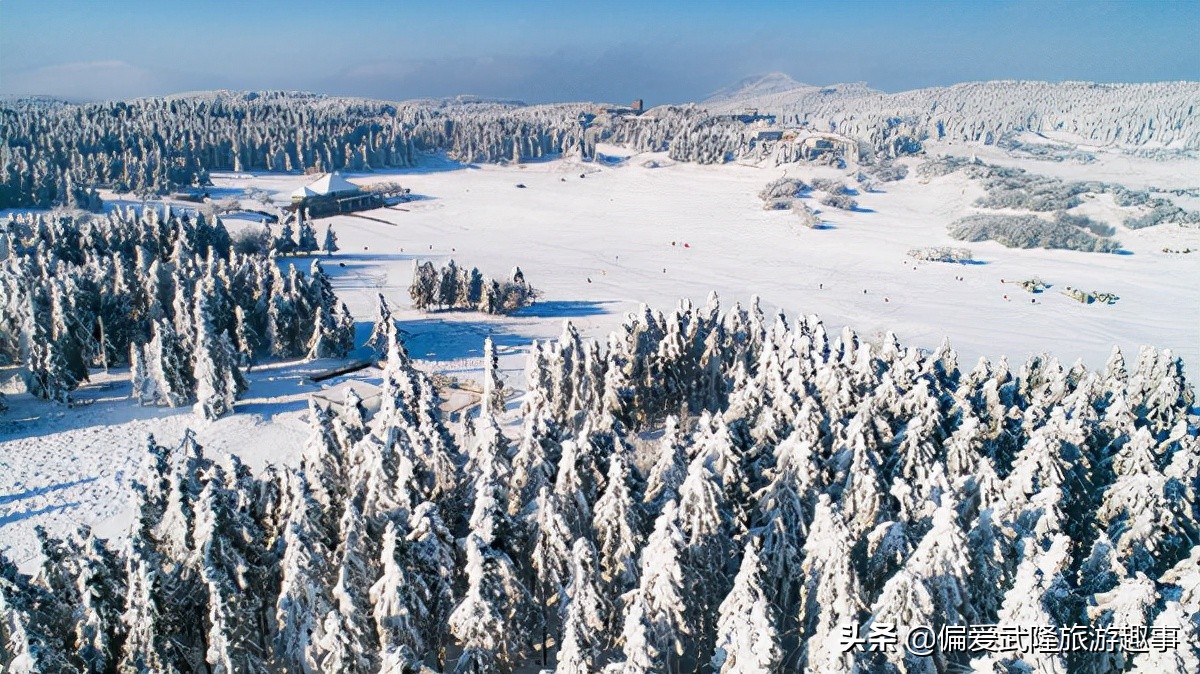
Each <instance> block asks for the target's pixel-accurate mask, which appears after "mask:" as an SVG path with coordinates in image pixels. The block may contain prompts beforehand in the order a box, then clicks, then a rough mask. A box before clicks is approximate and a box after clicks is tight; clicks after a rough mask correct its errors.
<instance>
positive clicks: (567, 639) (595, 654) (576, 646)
mask: <svg viewBox="0 0 1200 674" xmlns="http://www.w3.org/2000/svg"><path fill="white" fill-rule="evenodd" d="M566 596H567V598H568V601H567V604H566V606H565V611H564V613H565V618H564V620H563V637H562V645H561V646H560V647H559V649H558V666H557V668H556V669H555V671H556V672H563V673H564V674H576V673H582V672H595V671H599V665H600V661H601V658H602V657H603V654H604V652H605V651H606V650H608V648H609V647H610V646H611V645H612V644H613V643H614V641H615V639H614V637H615V636H616V635H615V634H614V633H612V631H611V623H612V619H611V617H610V616H611V614H612V612H613V609H612V606H611V605H610V604H609V602H608V601H607V599H606V593H605V591H604V589H603V587H602V586H601V584H600V581H599V578H598V577H597V573H596V550H595V548H593V547H592V544H591V543H589V542H588V540H587V539H585V538H580V539H578V540H576V541H575V545H574V546H572V548H571V584H570V586H569V587H568V588H567V592H566Z"/></svg>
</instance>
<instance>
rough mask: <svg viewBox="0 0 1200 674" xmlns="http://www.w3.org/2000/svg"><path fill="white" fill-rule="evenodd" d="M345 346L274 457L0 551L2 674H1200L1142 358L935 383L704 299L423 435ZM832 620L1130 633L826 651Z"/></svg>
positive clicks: (158, 491) (856, 347) (1168, 431)
mask: <svg viewBox="0 0 1200 674" xmlns="http://www.w3.org/2000/svg"><path fill="white" fill-rule="evenodd" d="M381 315H382V316H385V317H386V316H388V312H387V311H386V310H385V309H384V310H381ZM376 333H377V334H378V335H380V337H381V340H382V349H383V351H384V352H385V353H386V355H387V358H386V367H385V370H384V376H383V394H382V406H381V407H380V409H379V411H378V413H376V414H375V416H374V417H373V418H371V419H370V420H365V419H364V416H363V412H362V409H361V408H360V407H359V406H357V405H355V404H348V405H346V406H344V407H343V408H342V411H341V412H340V413H338V414H333V413H331V412H330V411H328V410H326V409H323V408H321V407H319V406H317V405H314V406H312V407H310V409H309V412H308V422H309V426H310V435H309V439H308V441H307V444H306V445H305V447H304V451H303V460H302V461H301V465H300V467H299V468H298V469H285V468H270V469H267V470H266V471H264V472H262V473H261V474H252V473H251V472H250V471H249V470H248V469H247V468H246V467H245V466H243V465H241V464H240V462H238V461H237V460H236V459H231V460H230V461H229V462H225V461H222V460H214V459H212V458H210V457H206V456H205V454H204V451H203V450H202V448H201V447H199V446H198V445H197V443H196V442H195V440H194V439H193V438H191V437H190V436H189V437H185V438H184V439H183V441H182V443H181V444H179V445H178V446H176V444H175V442H174V441H173V440H172V441H170V442H168V443H167V444H166V445H162V444H160V442H161V440H163V439H162V438H158V439H154V438H152V439H150V440H149V441H148V442H147V449H148V451H147V454H146V457H145V464H144V467H143V470H142V474H141V475H140V476H139V477H138V478H137V481H136V488H135V490H134V491H135V498H136V502H137V513H138V515H137V517H136V521H135V522H134V523H133V525H132V528H131V531H130V533H129V538H128V541H127V542H124V543H121V544H113V543H106V542H105V541H101V540H99V539H97V538H95V537H94V536H92V535H90V534H89V532H87V531H81V532H79V533H78V534H76V535H74V536H71V537H68V538H66V539H65V540H58V539H56V538H53V537H51V536H49V535H46V534H43V535H42V536H41V543H42V547H43V552H44V561H43V562H42V565H41V568H40V570H39V571H38V572H37V573H36V574H35V575H34V576H32V577H30V576H26V575H22V574H21V573H19V572H18V571H17V569H16V567H15V566H14V565H13V564H11V563H10V562H7V561H4V562H3V563H2V569H0V606H2V607H3V613H4V617H5V619H4V622H3V624H2V626H0V636H2V637H3V638H2V639H0V642H2V643H4V644H5V649H6V651H5V652H7V654H8V655H7V656H6V658H7V660H6V661H5V662H4V663H3V664H4V665H5V667H6V668H8V670H9V671H14V672H32V671H37V672H67V671H90V672H104V671H121V672H146V671H160V672H167V671H179V672H191V671H223V672H234V671H244V672H266V671H306V672H307V671H312V672H397V673H398V672H417V671H424V670H422V668H423V667H424V668H430V669H432V670H434V671H455V672H513V671H516V670H517V669H521V670H522V671H536V669H537V668H544V669H552V670H554V671H558V672H572V673H574V672H594V671H608V672H614V673H616V672H621V673H628V674H634V673H639V674H640V673H648V672H668V673H672V674H675V673H682V672H783V671H811V672H839V671H846V672H849V671H863V672H868V671H869V672H882V671H900V672H950V671H964V669H965V668H974V671H1054V672H1065V671H1070V672H1097V673H1099V672H1113V671H1123V670H1126V669H1129V668H1131V667H1132V668H1133V669H1132V671H1138V672H1156V673H1157V672H1193V671H1196V668H1197V666H1200V660H1198V659H1197V652H1196V646H1195V644H1196V643H1197V639H1198V638H1200V635H1198V634H1197V632H1196V630H1197V625H1196V618H1197V606H1198V602H1200V570H1198V569H1200V567H1198V562H1200V547H1198V546H1197V543H1198V542H1200V540H1198V538H1197V537H1198V536H1200V512H1198V511H1197V499H1196V490H1197V488H1200V447H1198V445H1197V440H1198V439H1197V434H1196V428H1195V426H1194V425H1189V421H1188V416H1187V415H1188V414H1189V409H1190V408H1191V406H1192V405H1193V404H1194V402H1195V397H1194V391H1193V389H1192V386H1191V384H1190V383H1189V382H1188V381H1186V380H1185V378H1184V376H1183V374H1182V364H1181V361H1180V360H1179V359H1178V358H1177V357H1176V356H1174V355H1173V354H1172V353H1171V352H1169V351H1157V350H1155V349H1151V348H1146V349H1143V350H1142V351H1141V352H1140V353H1138V354H1137V355H1136V356H1134V357H1132V358H1131V359H1130V360H1128V361H1127V360H1126V359H1125V357H1124V355H1123V354H1121V353H1120V352H1119V351H1117V350H1114V352H1113V354H1112V356H1111V358H1110V359H1109V362H1108V364H1107V366H1106V367H1104V368H1103V369H1099V370H1089V369H1087V368H1086V367H1084V366H1083V365H1082V364H1078V363H1077V364H1075V365H1071V366H1066V365H1064V364H1062V363H1059V362H1057V361H1056V360H1054V359H1052V358H1049V357H1035V358H1032V359H1030V360H1029V361H1028V362H1025V363H1022V364H1009V363H1008V362H1007V361H1006V360H1005V359H1004V358H999V359H998V360H994V361H988V360H980V361H979V362H978V363H973V364H972V363H959V362H958V360H957V356H956V354H955V352H954V351H953V350H951V349H950V348H949V347H948V346H946V345H943V346H942V347H941V348H939V349H937V350H934V351H931V352H930V351H922V350H920V349H917V348H914V347H905V346H903V345H901V344H899V343H898V342H897V341H896V340H895V338H894V337H892V336H891V335H890V334H889V335H888V336H887V337H885V338H884V339H883V340H882V341H881V342H878V343H872V342H871V341H867V340H864V339H863V338H861V337H859V336H858V335H856V334H855V333H854V332H852V331H851V330H849V329H846V330H844V331H843V332H842V333H841V334H840V335H838V336H836V337H831V336H830V335H828V334H827V333H826V331H825V328H824V325H823V323H822V322H821V321H820V320H819V319H818V318H817V317H815V316H805V317H802V318H800V319H798V320H795V321H789V320H787V319H786V318H785V317H783V316H782V315H780V316H778V317H774V318H768V317H766V316H764V315H763V313H762V311H761V310H760V309H759V307H758V303H757V302H756V301H755V302H752V303H751V304H750V306H748V307H742V306H739V305H734V306H733V307H732V308H729V309H727V310H725V311H722V310H721V308H720V306H719V305H718V303H717V300H716V297H715V295H714V296H712V297H710V299H709V301H708V303H707V304H706V305H704V306H692V305H691V304H689V303H687V302H684V303H681V304H680V306H679V307H678V308H676V309H675V310H673V311H670V312H667V313H659V312H654V311H652V310H650V309H649V308H645V307H643V308H642V310H641V311H639V312H637V313H635V314H632V315H630V316H629V317H628V319H627V320H626V322H625V324H624V325H623V327H622V328H621V329H620V330H618V331H617V332H614V333H613V334H611V335H609V337H608V339H607V340H606V341H605V342H603V343H601V342H598V341H592V340H587V339H584V338H582V337H581V336H580V334H579V333H578V332H577V331H576V330H575V328H574V327H573V326H571V325H570V324H569V323H568V324H566V325H565V326H564V330H563V334H562V336H561V337H560V338H559V339H557V340H551V341H549V342H543V343H535V345H534V347H533V350H532V352H531V354H530V357H529V359H528V368H527V388H528V393H527V394H526V395H525V397H524V398H523V401H522V403H521V405H520V408H519V410H512V411H505V410H504V406H503V403H502V402H501V400H500V399H499V397H498V391H499V390H500V388H501V385H500V382H499V380H498V377H497V369H496V364H495V355H494V350H493V349H492V348H491V345H490V343H489V344H488V345H487V348H486V349H485V351H486V353H487V354H488V356H487V359H486V360H487V362H486V363H485V371H484V382H483V391H484V393H483V399H482V401H481V404H480V405H479V412H478V415H477V416H474V417H470V418H468V420H467V421H466V422H465V423H464V424H463V426H462V427H461V428H453V429H451V428H448V427H447V426H446V425H445V424H444V422H443V420H442V418H441V417H440V415H439V414H438V412H437V407H438V402H439V401H438V399H437V394H436V390H435V388H434V386H433V384H432V382H431V380H430V378H429V377H428V376H427V375H425V374H423V373H422V372H421V371H420V370H418V369H416V368H414V367H413V364H412V361H410V360H409V358H408V356H407V354H406V352H405V349H404V347H403V345H402V344H401V343H400V341H399V339H398V337H397V334H398V329H397V327H396V325H395V324H394V323H393V322H392V321H391V320H390V318H388V319H385V320H384V321H383V323H382V324H381V325H377V326H376ZM847 624H849V625H855V626H862V630H863V633H864V634H865V633H867V632H868V631H871V630H872V629H873V626H874V627H882V626H885V625H887V624H894V625H897V626H898V628H899V634H900V637H901V639H903V636H904V634H905V632H906V631H907V630H908V629H910V628H914V627H917V626H921V625H925V626H929V627H930V628H932V629H933V630H935V631H937V630H939V629H941V628H942V627H944V626H961V625H967V624H972V625H980V624H998V625H1000V626H1001V628H1004V627H1005V626H1008V627H1009V628H1013V629H1016V628H1017V627H1019V626H1027V627H1036V628H1038V629H1039V630H1043V631H1042V632H1041V634H1043V635H1051V636H1054V637H1055V638H1058V637H1059V636H1062V635H1067V634H1068V633H1071V632H1072V630H1075V631H1077V630H1079V629H1083V630H1085V631H1086V632H1087V633H1088V634H1105V633H1110V631H1111V634H1113V635H1117V634H1126V633H1127V632H1128V634H1131V635H1132V637H1130V639H1126V638H1125V637H1121V638H1120V639H1117V638H1116V636H1114V637H1112V638H1113V641H1111V642H1102V644H1101V646H1102V647H1099V648H1079V647H1076V646H1072V645H1070V644H1072V643H1076V644H1077V642H1069V641H1068V642H1062V643H1067V644H1068V645H1061V644H1060V645H1059V646H1058V647H1057V649H1054V648H1050V647H1044V648H1042V649H1039V650H1036V651H1035V650H1032V649H1030V648H1021V649H1020V650H1021V651H1022V652H1016V650H1017V649H1016V648H1015V647H1014V648H1012V649H1007V650H1006V649H1005V648H1003V647H994V648H992V649H991V650H985V649H983V648H977V649H975V650H974V651H973V652H969V653H968V652H966V649H965V647H964V649H963V650H962V651H953V650H948V651H942V650H940V649H934V650H933V651H932V652H931V653H929V654H927V655H918V654H913V653H906V652H905V650H904V649H903V648H902V647H899V648H895V649H891V650H867V649H865V648H861V647H860V648H858V649H853V648H852V649H850V652H846V653H843V652H842V650H843V649H842V648H841V642H842V639H843V638H844V634H845V632H844V630H843V629H842V626H844V625H847ZM1138 625H1142V626H1147V628H1148V629H1147V631H1146V632H1143V633H1142V639H1141V641H1138V640H1137V639H1136V637H1137V634H1136V633H1134V632H1129V631H1128V630H1126V629H1125V628H1126V626H1138ZM1119 630H1125V631H1123V632H1122V631H1119ZM1146 634H1151V635H1157V636H1154V637H1153V639H1150V640H1148V637H1146ZM1168 634H1175V635H1177V637H1178V639H1177V640H1176V641H1174V642H1172V641H1171V640H1170V639H1167V638H1166V637H1165V636H1164V635H1168ZM1046 638H1049V636H1047V637H1046ZM1064 638H1065V637H1064ZM1042 643H1043V645H1045V644H1047V643H1051V642H1045V641H1043V642H1042ZM1053 643H1059V642H1057V641H1056V642H1053ZM1089 643H1090V642H1089ZM901 644H903V640H902V641H901ZM1104 644H1108V646H1107V647H1105V646H1104ZM1143 651H1144V652H1143ZM526 667H528V668H529V669H525V668H526Z"/></svg>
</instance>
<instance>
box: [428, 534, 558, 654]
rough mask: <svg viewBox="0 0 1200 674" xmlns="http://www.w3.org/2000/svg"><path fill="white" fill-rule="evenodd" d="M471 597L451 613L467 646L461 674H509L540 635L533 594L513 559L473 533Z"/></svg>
mask: <svg viewBox="0 0 1200 674" xmlns="http://www.w3.org/2000/svg"><path fill="white" fill-rule="evenodd" d="M465 547H466V565H465V571H466V575H467V587H466V593H465V595H464V596H463V599H462V601H461V602H459V604H458V606H457V607H455V609H454V612H453V613H451V614H450V617H449V620H448V623H447V624H448V626H449V628H450V633H451V634H452V635H454V637H455V638H456V639H457V640H458V642H459V644H460V645H461V647H462V656H461V657H460V658H459V660H458V664H457V665H456V666H455V670H454V671H455V672H458V673H460V674H462V673H465V672H471V673H473V674H480V673H482V672H509V671H511V670H512V668H513V667H514V666H515V665H517V664H518V663H520V662H521V661H522V658H523V657H524V656H525V654H526V653H527V652H528V641H527V639H528V637H529V636H530V635H532V634H534V633H536V632H535V631H534V630H533V629H532V628H535V627H536V619H535V618H534V616H535V615H536V613H535V612H534V611H533V610H532V601H531V599H530V596H529V592H528V591H527V590H526V589H525V586H524V585H522V584H521V581H520V580H519V579H518V578H517V574H516V570H515V569H514V568H513V564H512V560H511V559H509V557H508V555H506V554H504V553H503V552H501V551H499V550H496V549H495V548H493V547H491V546H490V545H488V544H487V542H486V541H485V540H484V539H483V538H481V537H479V536H478V535H476V534H474V533H472V534H470V535H468V536H467V540H466V544H465Z"/></svg>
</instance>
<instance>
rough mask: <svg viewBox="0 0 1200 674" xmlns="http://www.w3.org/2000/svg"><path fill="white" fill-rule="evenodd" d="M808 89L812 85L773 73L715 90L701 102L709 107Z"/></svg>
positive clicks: (784, 74) (748, 78)
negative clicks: (710, 105) (715, 104)
mask: <svg viewBox="0 0 1200 674" xmlns="http://www.w3.org/2000/svg"><path fill="white" fill-rule="evenodd" d="M809 88H812V85H809V84H803V83H801V82H797V81H796V80H794V79H792V78H791V76H790V75H788V74H787V73H781V72H773V73H767V74H765V75H751V76H750V77H747V78H745V79H743V80H740V81H738V82H736V83H734V84H731V85H729V86H727V87H722V88H720V89H717V90H716V91H714V92H712V93H711V94H709V95H708V97H707V98H705V99H704V100H703V101H701V102H702V103H703V104H705V105H709V104H713V103H723V102H726V101H737V100H743V99H748V98H754V97H756V96H764V95H769V94H778V93H782V92H785V91H792V90H794V89H809Z"/></svg>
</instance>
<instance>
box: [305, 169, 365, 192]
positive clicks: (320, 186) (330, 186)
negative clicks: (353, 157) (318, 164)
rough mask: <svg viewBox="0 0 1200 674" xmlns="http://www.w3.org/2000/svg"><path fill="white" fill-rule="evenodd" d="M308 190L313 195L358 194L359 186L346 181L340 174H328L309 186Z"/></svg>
mask: <svg viewBox="0 0 1200 674" xmlns="http://www.w3.org/2000/svg"><path fill="white" fill-rule="evenodd" d="M307 189H309V190H312V193H313V194H336V193H338V192H357V191H358V185H355V184H354V183H352V182H350V181H348V180H346V179H345V178H343V177H342V176H341V175H340V174H338V173H336V172H335V173H326V174H325V175H323V176H321V177H320V178H318V179H317V180H316V181H314V182H311V183H309V184H308V187H307Z"/></svg>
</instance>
